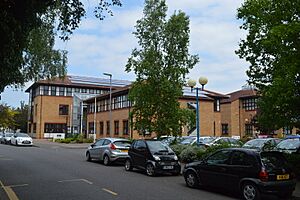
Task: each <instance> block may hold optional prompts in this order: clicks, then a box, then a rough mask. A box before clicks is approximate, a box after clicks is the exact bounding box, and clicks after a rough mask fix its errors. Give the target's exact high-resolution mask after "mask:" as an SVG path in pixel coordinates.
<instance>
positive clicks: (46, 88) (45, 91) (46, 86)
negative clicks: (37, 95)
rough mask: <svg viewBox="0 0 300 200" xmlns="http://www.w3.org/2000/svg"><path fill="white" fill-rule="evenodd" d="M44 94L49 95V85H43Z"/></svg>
mask: <svg viewBox="0 0 300 200" xmlns="http://www.w3.org/2000/svg"><path fill="white" fill-rule="evenodd" d="M44 95H49V86H48V85H45V86H44Z"/></svg>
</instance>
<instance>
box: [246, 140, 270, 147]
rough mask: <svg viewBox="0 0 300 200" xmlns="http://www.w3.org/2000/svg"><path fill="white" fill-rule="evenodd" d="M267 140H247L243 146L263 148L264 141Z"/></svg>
mask: <svg viewBox="0 0 300 200" xmlns="http://www.w3.org/2000/svg"><path fill="white" fill-rule="evenodd" d="M266 141H267V140H264V139H258V140H250V141H248V142H246V143H245V144H244V145H243V147H257V148H262V147H263V145H264V143H265V142H266Z"/></svg>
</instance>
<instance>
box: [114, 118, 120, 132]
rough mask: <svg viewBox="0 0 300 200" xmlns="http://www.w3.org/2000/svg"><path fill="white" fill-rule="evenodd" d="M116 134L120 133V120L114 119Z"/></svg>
mask: <svg viewBox="0 0 300 200" xmlns="http://www.w3.org/2000/svg"><path fill="white" fill-rule="evenodd" d="M114 126H115V135H119V121H114Z"/></svg>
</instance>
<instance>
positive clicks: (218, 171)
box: [183, 148, 296, 200]
mask: <svg viewBox="0 0 300 200" xmlns="http://www.w3.org/2000/svg"><path fill="white" fill-rule="evenodd" d="M183 176H184V179H185V182H186V185H187V186H188V187H192V188H195V187H198V186H200V185H207V186H211V187H216V188H222V189H225V190H233V191H236V192H239V193H241V195H242V197H243V199H246V200H258V199H260V197H261V194H273V195H278V196H279V197H280V198H282V197H284V198H288V197H291V195H292V193H293V191H294V190H295V186H296V180H295V175H294V173H293V171H292V170H291V167H290V166H289V164H288V163H287V160H286V159H285V157H284V156H283V155H282V154H281V153H280V152H271V151H265V152H263V151H257V150H254V149H244V148H225V149H221V150H218V151H216V152H215V153H213V154H212V155H210V156H208V157H207V158H205V159H203V160H201V161H197V162H192V163H189V164H187V165H186V166H185V168H184V171H183ZM228 183H230V185H228Z"/></svg>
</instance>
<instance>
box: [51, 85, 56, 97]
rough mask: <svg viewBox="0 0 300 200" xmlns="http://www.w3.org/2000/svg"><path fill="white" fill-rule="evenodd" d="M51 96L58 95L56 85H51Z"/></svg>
mask: <svg viewBox="0 0 300 200" xmlns="http://www.w3.org/2000/svg"><path fill="white" fill-rule="evenodd" d="M51 96H56V87H55V86H51Z"/></svg>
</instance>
